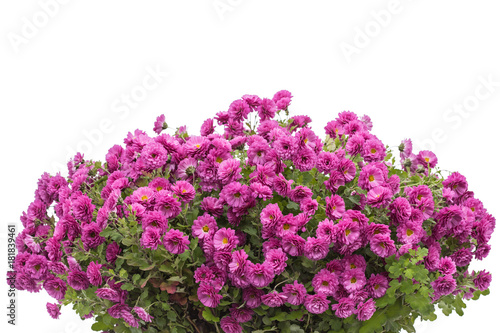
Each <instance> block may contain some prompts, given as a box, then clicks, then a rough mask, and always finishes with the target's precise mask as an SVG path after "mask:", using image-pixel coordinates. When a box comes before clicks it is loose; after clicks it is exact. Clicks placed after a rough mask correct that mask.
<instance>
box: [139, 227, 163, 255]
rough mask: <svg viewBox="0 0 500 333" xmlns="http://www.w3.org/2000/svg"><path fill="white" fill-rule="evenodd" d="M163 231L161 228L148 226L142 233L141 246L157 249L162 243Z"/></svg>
mask: <svg viewBox="0 0 500 333" xmlns="http://www.w3.org/2000/svg"><path fill="white" fill-rule="evenodd" d="M161 236H162V234H161V231H160V229H159V228H155V227H150V228H147V229H146V231H144V232H143V233H142V235H141V246H142V247H143V248H146V249H153V250H156V249H157V248H158V245H160V244H161Z"/></svg>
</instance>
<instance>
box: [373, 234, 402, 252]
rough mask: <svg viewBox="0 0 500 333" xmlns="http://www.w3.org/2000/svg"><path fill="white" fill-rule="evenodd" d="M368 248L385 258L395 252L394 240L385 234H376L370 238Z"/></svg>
mask: <svg viewBox="0 0 500 333" xmlns="http://www.w3.org/2000/svg"><path fill="white" fill-rule="evenodd" d="M370 249H371V250H372V251H373V253H375V254H376V255H378V256H379V257H382V258H387V257H390V256H392V255H393V254H395V253H396V246H395V245H394V241H393V240H392V239H391V238H390V237H389V236H388V235H385V234H376V235H374V236H373V237H372V238H371V239H370Z"/></svg>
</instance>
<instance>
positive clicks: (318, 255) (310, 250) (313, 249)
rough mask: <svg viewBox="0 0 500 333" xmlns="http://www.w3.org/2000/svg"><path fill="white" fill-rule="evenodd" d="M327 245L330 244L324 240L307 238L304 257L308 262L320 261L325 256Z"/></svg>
mask: <svg viewBox="0 0 500 333" xmlns="http://www.w3.org/2000/svg"><path fill="white" fill-rule="evenodd" d="M329 245H330V243H329V242H328V240H327V239H325V238H321V237H320V238H313V237H307V241H306V243H305V246H304V255H305V256H306V258H308V259H310V260H321V259H323V258H325V257H326V256H327V254H328V251H329Z"/></svg>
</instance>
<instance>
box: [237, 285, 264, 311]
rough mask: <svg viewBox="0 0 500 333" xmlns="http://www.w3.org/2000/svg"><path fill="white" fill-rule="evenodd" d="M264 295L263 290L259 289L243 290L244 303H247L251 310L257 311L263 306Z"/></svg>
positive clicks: (251, 287) (249, 288)
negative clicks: (256, 309) (262, 298)
mask: <svg viewBox="0 0 500 333" xmlns="http://www.w3.org/2000/svg"><path fill="white" fill-rule="evenodd" d="M262 295H264V291H263V290H262V289H257V288H255V287H253V286H250V287H248V288H244V289H243V295H242V296H243V301H245V302H246V304H247V306H248V307H249V308H250V309H255V308H257V307H259V306H260V305H261V304H262V300H261V297H262Z"/></svg>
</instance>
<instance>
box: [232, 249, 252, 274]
mask: <svg viewBox="0 0 500 333" xmlns="http://www.w3.org/2000/svg"><path fill="white" fill-rule="evenodd" d="M231 255H232V257H231V262H230V263H229V264H228V268H229V272H231V273H232V274H234V275H236V276H238V277H242V276H243V274H244V272H245V267H246V264H247V263H248V262H249V261H248V260H247V259H248V254H247V253H246V252H245V250H243V249H241V250H238V251H234V252H233V253H232V254H231Z"/></svg>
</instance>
